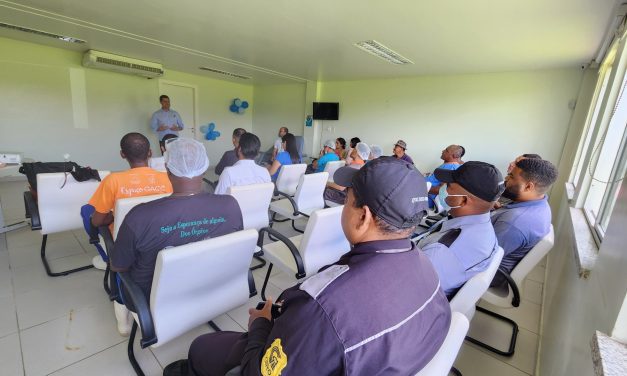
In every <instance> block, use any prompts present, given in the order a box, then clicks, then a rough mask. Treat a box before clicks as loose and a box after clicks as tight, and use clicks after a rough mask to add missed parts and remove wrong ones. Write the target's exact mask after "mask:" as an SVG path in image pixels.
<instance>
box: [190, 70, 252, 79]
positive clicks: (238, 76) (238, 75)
mask: <svg viewBox="0 0 627 376" xmlns="http://www.w3.org/2000/svg"><path fill="white" fill-rule="evenodd" d="M198 69H202V70H205V71H209V72H213V73H218V74H222V75H224V76H229V77H235V78H241V79H242V80H250V77H248V76H242V75H241V74H237V73H231V72H227V71H223V70H219V69H215V68H209V67H199V68H198Z"/></svg>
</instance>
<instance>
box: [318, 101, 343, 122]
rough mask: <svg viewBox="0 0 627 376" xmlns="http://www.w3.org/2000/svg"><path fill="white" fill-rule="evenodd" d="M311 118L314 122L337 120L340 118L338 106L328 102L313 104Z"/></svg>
mask: <svg viewBox="0 0 627 376" xmlns="http://www.w3.org/2000/svg"><path fill="white" fill-rule="evenodd" d="M313 118H314V119H315V120H338V119H339V118H340V104H339V103H330V102H314V104H313Z"/></svg>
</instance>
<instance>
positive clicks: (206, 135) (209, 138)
mask: <svg viewBox="0 0 627 376" xmlns="http://www.w3.org/2000/svg"><path fill="white" fill-rule="evenodd" d="M211 133H213V132H207V133H206V134H205V139H206V140H210V141H211ZM214 140H215V139H214Z"/></svg>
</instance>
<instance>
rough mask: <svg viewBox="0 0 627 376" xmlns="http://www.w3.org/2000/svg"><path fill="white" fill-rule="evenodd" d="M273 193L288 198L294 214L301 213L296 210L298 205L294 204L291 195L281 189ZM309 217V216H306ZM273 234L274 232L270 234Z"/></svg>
mask: <svg viewBox="0 0 627 376" xmlns="http://www.w3.org/2000/svg"><path fill="white" fill-rule="evenodd" d="M274 193H276V194H277V195H279V196H283V197H285V198H287V199H288V200H290V204H292V208H294V216H297V215H299V214H301V215H303V214H302V213H301V212H300V211H298V205H296V201H294V198H292V196H290V195H288V194H287V193H285V192H281V191H276V190H275V191H274ZM307 217H309V216H307ZM272 235H274V234H272Z"/></svg>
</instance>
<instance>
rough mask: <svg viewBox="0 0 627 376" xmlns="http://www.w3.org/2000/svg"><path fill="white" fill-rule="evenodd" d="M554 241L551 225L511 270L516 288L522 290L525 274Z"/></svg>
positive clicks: (544, 254) (534, 265) (548, 249)
mask: <svg viewBox="0 0 627 376" xmlns="http://www.w3.org/2000/svg"><path fill="white" fill-rule="evenodd" d="M554 243H555V232H554V230H553V225H551V228H550V229H549V233H548V234H546V235H545V236H544V238H542V239H541V240H540V241H539V242H538V244H536V245H535V246H534V247H533V248H531V250H530V251H529V252H528V253H527V254H526V255H525V257H523V259H522V260H520V262H519V263H518V265H516V267H515V268H514V269H513V270H512V272H511V273H510V275H511V276H512V279H513V280H514V282H516V285H518V288H519V289H520V290H521V292H522V288H523V280H524V279H525V278H526V277H527V274H529V272H531V270H532V269H533V268H535V267H536V265H538V263H539V262H540V260H542V258H544V256H546V254H547V253H549V251H550V250H551V249H552V248H553V244H554Z"/></svg>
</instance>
